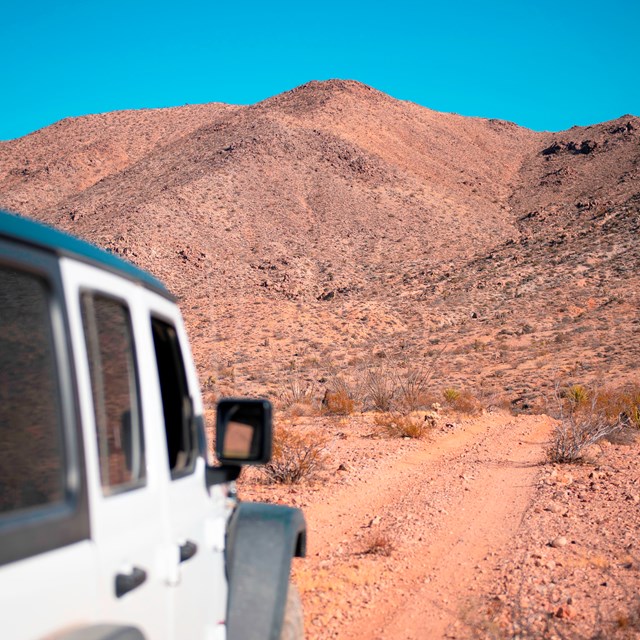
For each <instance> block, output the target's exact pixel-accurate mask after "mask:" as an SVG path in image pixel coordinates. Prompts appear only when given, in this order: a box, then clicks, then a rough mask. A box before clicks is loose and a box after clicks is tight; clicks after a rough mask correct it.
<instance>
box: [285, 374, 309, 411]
mask: <svg viewBox="0 0 640 640" xmlns="http://www.w3.org/2000/svg"><path fill="white" fill-rule="evenodd" d="M315 395H316V388H315V386H314V385H313V384H312V383H310V382H306V381H303V380H300V379H299V378H289V379H288V380H287V381H286V382H285V385H284V387H283V388H282V390H281V391H280V394H279V400H280V405H281V406H282V408H283V409H288V408H289V407H292V406H294V405H311V404H313V399H314V397H315Z"/></svg>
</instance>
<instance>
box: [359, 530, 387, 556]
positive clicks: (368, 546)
mask: <svg viewBox="0 0 640 640" xmlns="http://www.w3.org/2000/svg"><path fill="white" fill-rule="evenodd" d="M393 548H394V545H393V539H392V537H391V536H390V535H389V534H388V533H385V532H384V531H376V532H374V533H372V534H371V535H370V536H369V538H368V539H367V540H366V541H365V547H364V551H362V553H363V554H364V555H376V556H390V555H391V554H392V553H393Z"/></svg>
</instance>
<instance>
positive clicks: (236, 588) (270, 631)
mask: <svg viewBox="0 0 640 640" xmlns="http://www.w3.org/2000/svg"><path fill="white" fill-rule="evenodd" d="M306 543H307V525H306V523H305V520H304V515H303V513H302V511H300V509H294V508H292V507H284V506H280V505H273V504H262V503H259V502H241V503H239V504H238V506H237V507H236V508H235V510H234V512H233V514H232V516H231V519H230V520H229V526H228V529H227V577H228V580H229V599H228V603H227V640H264V639H267V638H268V639H269V640H278V639H279V638H280V632H281V629H282V620H283V616H284V609H285V604H286V601H287V589H288V586H289V572H290V570H291V559H292V558H293V557H304V555H305V553H306Z"/></svg>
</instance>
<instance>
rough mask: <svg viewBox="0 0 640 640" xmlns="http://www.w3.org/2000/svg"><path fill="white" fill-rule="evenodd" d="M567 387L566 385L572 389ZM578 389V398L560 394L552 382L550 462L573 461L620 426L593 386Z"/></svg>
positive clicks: (548, 455)
mask: <svg viewBox="0 0 640 640" xmlns="http://www.w3.org/2000/svg"><path fill="white" fill-rule="evenodd" d="M574 388H575V386H574V387H570V389H574ZM586 397H587V398H588V400H585V399H584V396H583V394H582V392H580V394H579V401H578V402H576V396H575V395H574V394H573V393H569V394H567V393H564V394H560V393H559V390H558V387H557V386H556V390H555V395H554V402H555V412H552V413H555V417H557V419H558V420H559V422H558V424H557V425H556V427H555V429H554V432H553V436H552V440H551V444H550V445H549V447H548V449H547V457H548V459H549V460H550V461H551V462H576V461H577V460H581V459H582V457H583V456H584V453H585V451H586V450H587V449H588V448H589V447H590V446H591V445H594V444H596V443H597V442H599V441H600V440H602V439H603V438H606V437H609V436H613V435H614V434H616V433H617V432H619V431H621V430H622V428H623V424H622V422H621V421H620V420H619V419H618V418H612V417H611V415H609V413H610V412H609V409H608V408H609V407H610V406H611V402H612V401H611V400H610V399H609V400H607V401H604V400H601V399H600V393H599V392H598V391H597V390H593V391H588V392H586Z"/></svg>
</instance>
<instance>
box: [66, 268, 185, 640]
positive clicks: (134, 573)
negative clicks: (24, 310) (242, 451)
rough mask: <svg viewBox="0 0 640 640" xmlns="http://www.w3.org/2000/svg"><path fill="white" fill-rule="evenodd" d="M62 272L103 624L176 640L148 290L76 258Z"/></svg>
mask: <svg viewBox="0 0 640 640" xmlns="http://www.w3.org/2000/svg"><path fill="white" fill-rule="evenodd" d="M61 268H62V274H63V278H64V282H65V292H66V297H67V307H68V309H69V321H70V326H71V334H72V338H73V346H74V352H75V355H76V370H77V372H78V389H79V396H80V409H81V413H82V416H83V424H84V428H85V431H84V436H85V442H86V444H87V446H86V459H87V475H88V487H89V495H90V503H91V538H92V540H93V542H94V544H95V547H96V550H97V556H98V564H99V572H98V596H99V602H100V611H99V616H100V618H101V619H102V620H103V621H104V622H108V623H127V624H131V625H134V626H135V627H137V628H138V629H139V630H140V631H141V632H142V633H143V634H144V636H145V637H146V638H148V639H149V640H152V639H153V640H155V639H156V638H158V639H165V638H171V637H172V635H171V629H170V625H169V605H170V597H169V586H168V585H169V582H170V577H171V570H172V564H173V557H172V552H173V550H172V547H171V546H170V544H169V539H168V529H167V520H166V495H165V489H166V473H165V472H164V470H163V469H162V468H161V467H160V465H159V464H158V461H159V460H163V459H164V443H163V442H161V441H159V440H158V437H157V433H155V432H154V430H155V429H156V427H157V425H155V424H153V416H149V415H147V414H146V410H145V405H146V404H147V403H145V401H144V398H145V397H146V396H148V395H149V394H150V393H153V386H154V380H153V376H151V375H147V374H148V367H147V366H145V365H148V363H149V361H150V358H152V357H153V354H152V353H150V352H149V345H148V341H147V340H145V339H144V335H145V332H147V333H148V329H147V324H148V316H147V314H146V313H145V311H144V307H143V306H141V305H140V304H139V295H140V290H141V287H140V286H138V285H136V284H135V283H134V282H130V281H128V280H125V279H124V278H121V277H119V276H117V275H114V274H111V273H109V272H107V271H105V270H102V269H100V268H96V267H93V266H90V265H86V264H84V263H79V262H77V261H74V260H71V259H63V260H61ZM139 335H142V336H143V338H142V339H139V338H138V336H139Z"/></svg>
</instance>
